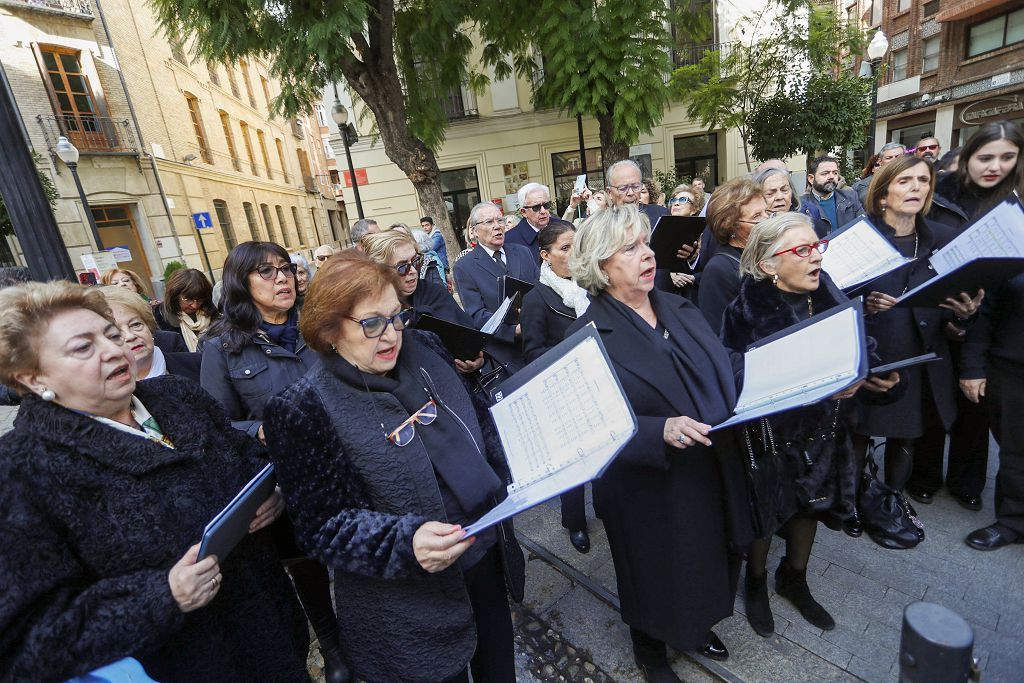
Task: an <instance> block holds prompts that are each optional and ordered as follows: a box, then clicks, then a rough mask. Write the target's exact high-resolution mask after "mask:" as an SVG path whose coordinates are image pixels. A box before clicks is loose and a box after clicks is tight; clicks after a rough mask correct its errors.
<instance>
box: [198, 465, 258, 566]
mask: <svg viewBox="0 0 1024 683" xmlns="http://www.w3.org/2000/svg"><path fill="white" fill-rule="evenodd" d="M276 486H277V479H276V478H275V477H274V466H273V464H270V465H267V466H266V467H264V468H263V469H261V470H260V471H259V472H258V473H257V474H256V476H255V477H253V478H252V479H251V480H250V481H249V482H248V483H247V484H246V485H245V486H243V487H242V490H241V491H239V492H238V495H236V496H235V497H234V498H233V499H232V500H231V502H230V503H228V504H227V506H226V507H225V508H224V509H223V510H221V511H220V512H218V513H217V515H216V516H215V517H214V518H213V519H212V520H210V523H209V524H207V525H206V528H205V529H204V530H203V540H202V543H201V544H200V546H199V557H198V559H199V560H203V559H204V558H206V557H208V556H209V555H216V556H217V560H218V561H219V562H223V561H224V558H225V557H227V556H228V553H230V552H231V551H232V550H233V549H234V547H235V546H236V545H238V543H239V542H240V541H241V540H242V539H243V538H245V535H246V534H248V533H249V531H250V525H251V524H252V523H253V518H254V517H256V511H257V510H259V509H260V508H261V507H262V506H263V504H264V503H266V502H267V499H268V498H270V496H271V495H272V494H273V493H274V488H275V487H276Z"/></svg>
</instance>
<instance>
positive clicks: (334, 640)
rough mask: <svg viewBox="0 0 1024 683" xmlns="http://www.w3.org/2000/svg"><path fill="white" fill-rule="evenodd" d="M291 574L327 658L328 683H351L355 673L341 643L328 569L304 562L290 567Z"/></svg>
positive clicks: (296, 591) (326, 675) (325, 669)
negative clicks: (342, 650) (346, 659)
mask: <svg viewBox="0 0 1024 683" xmlns="http://www.w3.org/2000/svg"><path fill="white" fill-rule="evenodd" d="M288 573H290V574H291V575H292V582H293V583H294V584H295V594H296V595H297V596H298V597H299V603H301V605H302V609H303V611H304V612H305V613H306V618H307V619H309V623H310V624H311V625H312V626H313V632H314V633H316V639H317V643H318V644H319V646H320V654H321V655H322V656H323V658H324V679H325V681H326V683H349V681H351V680H352V672H351V671H350V670H349V667H348V663H347V662H346V661H345V656H344V655H343V654H342V652H341V644H340V643H339V642H338V618H337V617H336V616H335V615H334V608H333V607H332V606H331V580H330V575H329V574H328V573H327V569H326V568H325V567H324V566H323V565H322V564H320V563H319V562H316V561H314V560H310V559H304V560H299V561H297V562H292V563H289V566H288Z"/></svg>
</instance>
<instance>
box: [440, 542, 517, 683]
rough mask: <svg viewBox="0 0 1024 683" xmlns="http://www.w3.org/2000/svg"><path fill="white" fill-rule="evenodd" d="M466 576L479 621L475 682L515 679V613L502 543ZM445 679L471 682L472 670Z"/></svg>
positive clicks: (510, 681) (507, 682)
mask: <svg viewBox="0 0 1024 683" xmlns="http://www.w3.org/2000/svg"><path fill="white" fill-rule="evenodd" d="M465 577H466V590H467V591H468V592H469V602H470V603H471V604H472V605H473V620H474V621H475V622H476V652H474V653H473V659H472V660H471V661H470V663H469V669H470V670H472V672H473V683H492V682H495V683H515V680H516V663H515V649H514V645H513V641H512V613H511V612H510V611H509V608H508V594H507V593H506V591H505V573H504V571H503V570H502V568H501V560H500V559H499V556H498V547H497V546H494V547H493V548H491V549H490V550H488V551H487V553H486V554H485V555H484V556H483V557H482V558H481V559H480V561H479V562H477V563H476V564H475V565H473V566H472V567H471V568H470V569H469V570H467V571H466V572H465ZM445 683H469V671H467V670H463V671H462V672H461V673H460V674H458V675H457V676H453V677H452V678H449V679H448V680H447V681H446V682H445Z"/></svg>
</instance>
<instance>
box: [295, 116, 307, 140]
mask: <svg viewBox="0 0 1024 683" xmlns="http://www.w3.org/2000/svg"><path fill="white" fill-rule="evenodd" d="M292 135H294V136H295V137H297V138H298V139H299V140H305V139H306V131H305V130H304V129H303V127H302V122H301V121H299V119H297V118H295V119H292Z"/></svg>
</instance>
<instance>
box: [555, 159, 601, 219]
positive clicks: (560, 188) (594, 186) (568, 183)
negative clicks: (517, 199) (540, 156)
mask: <svg viewBox="0 0 1024 683" xmlns="http://www.w3.org/2000/svg"><path fill="white" fill-rule="evenodd" d="M551 170H552V172H553V175H554V179H555V186H554V188H552V189H553V190H554V196H553V197H551V198H552V199H553V200H555V204H556V205H557V207H556V208H555V209H552V210H551V213H556V212H557V215H559V216H561V215H562V213H563V212H564V211H565V209H566V207H568V206H569V198H570V197H572V188H573V187H574V186H575V184H576V176H578V175H580V174H581V173H583V166H582V164H580V151H579V150H578V149H576V150H573V151H571V152H558V153H557V154H552V155H551ZM605 185H607V183H606V182H605V180H604V159H603V157H602V156H601V148H600V147H591V148H589V149H588V150H587V186H588V187H590V189H591V190H603V189H604V187H605Z"/></svg>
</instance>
